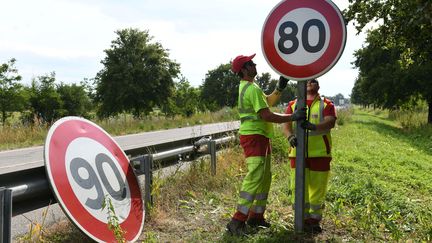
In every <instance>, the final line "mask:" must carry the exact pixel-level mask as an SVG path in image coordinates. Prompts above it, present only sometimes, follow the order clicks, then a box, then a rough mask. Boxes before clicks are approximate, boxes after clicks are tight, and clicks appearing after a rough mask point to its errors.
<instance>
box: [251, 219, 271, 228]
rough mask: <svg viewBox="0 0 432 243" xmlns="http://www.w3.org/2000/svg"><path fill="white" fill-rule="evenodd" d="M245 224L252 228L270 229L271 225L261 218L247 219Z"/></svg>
mask: <svg viewBox="0 0 432 243" xmlns="http://www.w3.org/2000/svg"><path fill="white" fill-rule="evenodd" d="M247 224H248V225H249V226H250V227H252V228H258V227H260V228H270V226H271V224H270V223H268V222H266V221H265V219H263V218H261V219H258V218H249V219H248V220H247Z"/></svg>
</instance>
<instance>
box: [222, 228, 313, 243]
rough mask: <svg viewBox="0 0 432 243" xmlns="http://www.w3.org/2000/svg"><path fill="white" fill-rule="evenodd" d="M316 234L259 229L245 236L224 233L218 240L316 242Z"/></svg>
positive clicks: (233, 242)
mask: <svg viewBox="0 0 432 243" xmlns="http://www.w3.org/2000/svg"><path fill="white" fill-rule="evenodd" d="M317 236H318V234H311V233H298V234H297V233H295V232H294V231H292V230H284V229H282V230H273V231H272V230H270V229H265V230H260V231H259V232H253V233H251V234H249V235H247V236H243V237H236V236H231V235H229V234H228V233H225V234H224V236H223V237H222V239H221V241H220V242H230V243H237V242H238V243H240V242H260V243H274V242H280V243H285V242H316V241H317V239H316V237H317Z"/></svg>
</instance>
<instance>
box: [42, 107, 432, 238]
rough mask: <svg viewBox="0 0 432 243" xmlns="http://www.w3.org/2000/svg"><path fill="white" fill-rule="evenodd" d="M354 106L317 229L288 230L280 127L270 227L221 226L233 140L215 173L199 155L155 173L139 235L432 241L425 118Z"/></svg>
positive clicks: (234, 178)
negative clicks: (412, 119)
mask: <svg viewBox="0 0 432 243" xmlns="http://www.w3.org/2000/svg"><path fill="white" fill-rule="evenodd" d="M353 112H354V114H351V115H350V116H349V119H346V120H345V122H344V123H343V125H338V126H337V127H336V128H335V129H334V130H333V146H334V159H333V161H332V175H331V181H330V186H329V192H328V195H327V198H326V208H325V211H324V220H323V228H324V232H323V233H321V234H318V235H308V234H295V233H294V225H293V219H294V212H293V210H292V208H291V206H292V205H291V202H290V196H291V193H292V192H291V191H290V190H289V178H290V173H289V165H288V163H286V149H285V148H286V146H287V144H286V140H285V138H284V137H283V135H282V134H281V133H280V132H279V133H277V136H276V138H275V139H273V147H274V150H273V155H274V160H273V164H272V166H273V182H272V187H271V191H270V194H271V195H270V199H269V205H268V210H267V211H266V217H267V218H268V219H269V221H270V223H272V227H271V228H270V229H266V230H261V231H258V232H255V233H254V234H251V235H249V236H247V237H241V238H237V237H232V236H229V235H227V234H226V233H225V226H226V224H227V223H228V221H229V220H230V218H231V216H232V214H233V212H234V210H235V206H236V200H237V195H238V191H239V189H240V184H241V181H242V179H243V177H244V176H245V174H246V167H245V162H244V158H243V154H242V150H241V148H240V147H239V146H238V145H233V146H231V147H229V148H228V149H226V150H225V151H223V152H221V153H218V165H217V175H216V176H211V175H210V168H209V161H207V160H202V161H198V162H196V163H194V164H193V166H192V167H191V168H190V169H189V170H186V171H178V172H177V173H176V174H174V175H172V176H170V177H166V178H159V179H155V184H154V185H155V187H154V195H155V205H154V207H153V208H152V210H151V212H150V217H148V218H146V223H145V226H144V231H143V234H142V235H141V237H140V240H141V241H144V242H299V241H300V242H313V241H329V242H341V241H350V242H352V241H355V242H357V241H360V242H387V241H391V242H394V241H408V242H422V241H424V242H430V241H432V224H431V221H432V180H431V179H432V177H431V175H430V171H431V170H432V128H431V126H423V127H419V128H415V129H410V130H406V129H404V128H403V127H401V126H400V124H398V123H397V122H396V121H393V120H390V119H388V118H387V117H388V113H387V112H382V111H365V110H360V109H355V110H354V111H353ZM276 130H280V129H276ZM56 235H57V237H58V235H59V233H58V232H57V234H56ZM45 239H46V240H47V241H51V240H52V239H51V238H49V236H45ZM54 241H55V240H54Z"/></svg>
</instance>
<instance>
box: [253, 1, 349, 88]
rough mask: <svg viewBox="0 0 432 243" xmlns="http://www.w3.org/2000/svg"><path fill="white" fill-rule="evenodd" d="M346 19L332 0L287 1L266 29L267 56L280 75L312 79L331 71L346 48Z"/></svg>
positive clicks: (263, 46)
mask: <svg viewBox="0 0 432 243" xmlns="http://www.w3.org/2000/svg"><path fill="white" fill-rule="evenodd" d="M345 42H346V27H345V22H344V19H343V17H342V15H341V13H340V11H339V9H338V8H337V6H336V5H334V3H332V2H331V1H330V0H284V1H281V2H280V3H279V4H278V5H277V6H276V7H275V8H274V9H273V10H272V11H271V12H270V14H269V15H268V17H267V19H266V21H265V23H264V26H263V30H262V39H261V45H262V50H263V53H264V57H265V58H266V60H267V62H268V63H269V64H270V66H271V67H272V68H273V69H274V70H275V71H276V72H277V73H279V74H280V75H283V76H285V77H287V78H290V79H293V80H309V79H312V78H316V77H319V76H321V75H323V74H324V73H326V72H327V71H328V70H330V69H331V68H332V67H333V66H334V65H335V64H336V62H337V61H338V59H339V57H340V56H341V55H342V52H343V50H344V48H345Z"/></svg>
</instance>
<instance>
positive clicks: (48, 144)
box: [44, 117, 144, 242]
mask: <svg viewBox="0 0 432 243" xmlns="http://www.w3.org/2000/svg"><path fill="white" fill-rule="evenodd" d="M44 157H45V167H46V171H47V174H48V179H49V181H50V185H51V188H52V190H53V193H54V195H55V197H56V198H57V201H58V203H59V204H60V206H61V208H62V209H63V211H64V212H65V213H66V215H67V216H68V217H69V218H70V219H71V221H72V222H73V223H74V224H75V225H76V226H77V227H78V228H80V229H81V230H82V231H83V232H84V233H85V234H87V235H88V236H89V237H91V238H92V239H93V240H95V241H98V242H115V241H116V238H115V235H114V232H113V231H111V230H109V229H108V224H109V222H108V215H109V213H115V216H117V218H118V220H119V226H120V227H121V229H122V230H123V231H124V232H125V234H124V238H125V239H126V240H127V241H128V242H129V241H135V240H136V239H137V238H138V237H139V235H140V233H141V230H142V228H143V226H144V207H143V206H144V205H143V202H142V197H141V190H140V187H139V184H138V181H137V179H136V177H135V174H134V172H133V169H132V167H131V165H130V164H129V160H128V158H127V157H126V155H125V153H124V152H123V150H122V149H121V148H120V147H119V146H118V144H117V143H116V142H115V141H114V140H113V139H112V138H111V136H110V135H109V134H108V133H106V132H105V131H104V130H103V129H102V128H100V127H99V126H98V125H96V124H94V123H92V122H90V121H88V120H86V119H83V118H79V117H65V118H63V119H60V120H58V121H57V122H56V123H54V125H53V126H52V127H51V128H50V130H49V132H48V135H47V138H46V141H45V153H44ZM104 202H105V203H106V205H108V206H105V207H104V208H103V206H102V205H103V204H104ZM109 204H111V205H112V206H113V209H114V212H112V209H110V210H111V211H108V208H109Z"/></svg>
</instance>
